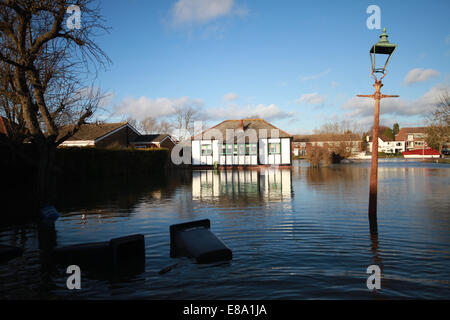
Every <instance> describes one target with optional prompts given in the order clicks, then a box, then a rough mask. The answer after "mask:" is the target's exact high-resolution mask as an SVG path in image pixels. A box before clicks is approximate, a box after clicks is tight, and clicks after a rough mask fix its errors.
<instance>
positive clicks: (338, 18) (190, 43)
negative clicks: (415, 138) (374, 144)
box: [98, 0, 450, 134]
mask: <svg viewBox="0 0 450 320" xmlns="http://www.w3.org/2000/svg"><path fill="white" fill-rule="evenodd" d="M369 5H377V6H379V7H380V9H381V27H382V28H383V27H386V29H387V33H388V35H389V40H390V41H391V42H393V43H396V44H397V45H398V49H397V51H396V52H395V54H394V56H393V58H392V60H391V63H390V65H389V67H388V69H389V73H388V75H387V76H386V77H385V79H384V80H383V83H384V85H385V86H384V87H383V88H382V92H383V93H385V94H398V95H400V97H401V98H399V99H389V100H387V99H385V100H383V101H382V106H381V112H382V117H381V122H382V123H384V124H387V125H391V124H392V123H394V122H399V123H400V126H414V125H421V124H423V120H424V114H426V112H427V110H429V108H430V106H431V105H432V103H433V101H435V99H436V97H437V96H438V95H439V93H440V92H441V90H444V89H446V88H449V87H450V84H449V83H450V63H449V61H450V24H449V22H448V12H450V2H449V1H447V0H443V1H436V0H433V1H407V2H406V1H403V0H394V1H393V0H391V1H359V0H351V1H350V0H343V1H320V0H317V1H298V0H293V1H273V0H271V1H269V0H253V1H250V0H247V1H243V0H242V1H241V0H171V1H156V0H155V1H146V0H129V1H117V0H107V1H106V0H105V1H102V13H103V15H104V18H105V19H106V25H107V26H109V27H111V31H110V33H109V34H108V35H106V36H102V37H100V38H99V39H98V42H99V44H100V46H101V47H102V49H104V51H105V52H106V53H107V54H108V55H109V57H110V58H111V59H112V61H113V64H112V65H111V66H110V67H109V68H108V70H107V71H104V72H101V73H100V75H99V78H98V83H99V85H100V87H101V89H102V90H104V91H107V92H109V93H110V96H109V98H108V99H106V100H105V103H106V109H107V110H108V111H109V116H108V117H107V120H108V121H118V120H123V119H126V118H128V117H134V118H137V119H138V120H139V119H142V118H143V117H145V116H153V117H157V118H163V117H169V116H170V115H171V114H172V113H173V108H174V106H176V105H182V104H186V103H193V104H196V105H200V106H202V110H203V111H202V117H203V118H204V119H207V120H208V123H209V124H211V125H213V124H215V123H218V122H219V121H221V120H224V119H239V118H243V117H255V116H258V117H262V118H265V119H266V120H268V121H270V122H271V123H273V124H275V125H277V126H279V127H280V128H281V129H283V130H286V131H288V132H289V133H291V134H296V133H310V132H312V130H313V129H315V128H318V127H320V125H322V124H323V123H325V122H327V121H333V120H343V119H345V120H350V121H354V122H355V123H358V124H360V125H361V126H368V125H370V124H371V122H372V114H373V102H372V101H370V100H365V99H361V98H355V95H356V94H371V93H373V91H374V89H373V87H372V84H373V80H372V79H371V78H370V76H369V74H370V60H369V53H368V51H369V49H370V47H371V45H372V44H374V43H375V42H377V41H378V39H379V35H380V34H381V30H377V29H374V30H369V29H368V28H367V26H366V20H367V19H368V18H369V16H370V14H368V13H366V9H367V7H368V6H369Z"/></svg>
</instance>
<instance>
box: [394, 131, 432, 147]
mask: <svg viewBox="0 0 450 320" xmlns="http://www.w3.org/2000/svg"><path fill="white" fill-rule="evenodd" d="M425 138H426V128H425V127H408V128H401V129H400V131H399V133H398V134H396V135H395V141H405V142H406V145H405V148H406V150H407V151H408V150H417V149H423V148H424V144H425Z"/></svg>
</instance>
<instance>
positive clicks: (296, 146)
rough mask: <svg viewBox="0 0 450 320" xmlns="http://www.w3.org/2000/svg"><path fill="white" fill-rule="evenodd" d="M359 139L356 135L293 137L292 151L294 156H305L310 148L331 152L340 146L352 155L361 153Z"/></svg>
mask: <svg viewBox="0 0 450 320" xmlns="http://www.w3.org/2000/svg"><path fill="white" fill-rule="evenodd" d="M361 143H362V141H361V137H360V136H359V135H358V134H353V133H349V134H308V135H295V136H294V142H293V144H292V145H293V151H294V155H295V156H306V155H307V154H308V150H309V149H310V148H311V147H327V148H330V149H331V150H332V149H333V148H337V147H339V146H340V145H342V144H345V146H346V147H347V148H348V151H350V152H351V153H352V154H355V153H359V152H361Z"/></svg>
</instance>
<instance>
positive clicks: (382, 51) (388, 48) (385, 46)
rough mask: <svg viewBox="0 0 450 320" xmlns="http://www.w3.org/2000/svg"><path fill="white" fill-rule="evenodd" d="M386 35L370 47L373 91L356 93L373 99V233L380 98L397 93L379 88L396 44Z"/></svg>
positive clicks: (374, 228)
mask: <svg viewBox="0 0 450 320" xmlns="http://www.w3.org/2000/svg"><path fill="white" fill-rule="evenodd" d="M387 38H388V35H387V34H386V28H385V29H384V30H383V33H382V34H381V36H380V41H378V43H376V44H374V45H373V46H372V48H371V49H370V60H371V62H372V73H371V76H372V78H374V79H375V84H374V85H373V86H374V87H375V93H374V94H371V95H362V94H358V97H366V98H372V99H374V100H375V111H374V119H373V131H372V164H371V168H370V194H369V223H370V232H371V233H373V234H376V233H378V227H377V188H378V132H379V122H380V100H381V99H382V98H396V97H398V96H397V95H385V94H381V92H380V89H381V87H382V86H383V84H382V83H381V80H382V79H383V78H384V76H385V75H386V66H387V64H388V63H389V60H390V59H391V57H392V54H393V53H394V51H395V49H396V48H397V45H395V44H392V43H390V42H389V41H388V39H387ZM378 55H387V59H386V62H385V63H384V66H382V67H377V66H376V57H377V56H378ZM376 73H381V74H382V76H381V78H380V79H378V78H377V76H376Z"/></svg>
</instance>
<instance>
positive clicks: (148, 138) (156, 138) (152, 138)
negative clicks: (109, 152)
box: [131, 134, 170, 143]
mask: <svg viewBox="0 0 450 320" xmlns="http://www.w3.org/2000/svg"><path fill="white" fill-rule="evenodd" d="M167 137H170V135H168V134H143V135H141V136H138V137H136V138H135V139H134V140H133V141H132V142H131V143H150V142H161V141H163V140H164V139H165V138H167Z"/></svg>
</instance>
